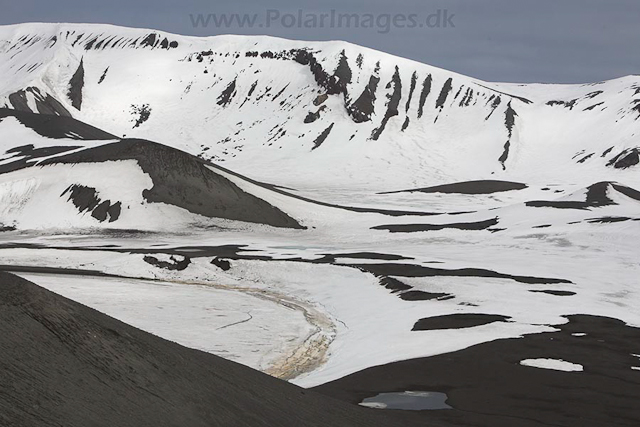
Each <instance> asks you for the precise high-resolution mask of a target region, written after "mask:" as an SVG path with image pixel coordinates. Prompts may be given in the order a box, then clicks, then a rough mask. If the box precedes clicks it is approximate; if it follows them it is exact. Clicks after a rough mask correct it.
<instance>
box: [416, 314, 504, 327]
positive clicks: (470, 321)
mask: <svg viewBox="0 0 640 427" xmlns="http://www.w3.org/2000/svg"><path fill="white" fill-rule="evenodd" d="M509 319H510V317H506V316H500V315H497V314H467V313H461V314H449V315H444V316H434V317H427V318H424V319H420V320H418V321H417V322H416V323H415V325H413V329H411V330H412V331H434V330H439V329H461V328H473V327H476V326H483V325H488V324H490V323H495V322H506V321H508V320H509Z"/></svg>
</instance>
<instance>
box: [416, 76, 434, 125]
mask: <svg viewBox="0 0 640 427" xmlns="http://www.w3.org/2000/svg"><path fill="white" fill-rule="evenodd" d="M432 80H433V79H432V77H431V74H429V75H428V76H427V77H426V78H425V79H424V82H422V92H420V103H419V104H418V118H421V117H422V115H423V114H424V104H425V103H426V102H427V97H428V96H429V93H430V92H431V82H432Z"/></svg>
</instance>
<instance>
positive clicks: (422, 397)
mask: <svg viewBox="0 0 640 427" xmlns="http://www.w3.org/2000/svg"><path fill="white" fill-rule="evenodd" d="M446 401H447V395H446V394H444V393H438V392H432V391H405V392H396V393H380V394H378V395H377V396H374V397H368V398H366V399H364V400H363V401H362V402H360V405H361V406H366V407H368V408H375V409H401V410H406V411H427V410H435V409H451V406H449V405H447V403H446Z"/></svg>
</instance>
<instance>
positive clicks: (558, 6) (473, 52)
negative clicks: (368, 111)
mask: <svg viewBox="0 0 640 427" xmlns="http://www.w3.org/2000/svg"><path fill="white" fill-rule="evenodd" d="M299 9H301V10H302V13H303V14H304V15H303V16H305V17H306V16H307V15H308V14H314V13H315V14H320V13H329V12H330V11H331V10H332V9H334V10H335V11H336V13H339V14H345V13H357V14H360V16H361V19H364V16H365V14H373V15H375V16H376V19H383V20H382V21H380V22H382V23H384V15H386V14H391V15H395V14H402V15H404V16H408V15H411V14H415V15H416V16H417V17H418V18H417V19H418V20H419V22H422V21H424V20H426V17H427V16H429V15H430V14H433V13H436V12H437V10H438V9H440V10H445V9H446V10H447V12H448V13H449V15H451V14H453V15H454V16H453V18H452V19H451V20H450V22H452V23H453V24H454V25H455V27H454V28H451V27H447V28H442V27H441V28H427V27H426V26H424V27H423V28H420V27H417V28H391V29H390V31H389V32H387V33H384V32H382V31H384V28H380V27H376V28H357V29H356V28H344V27H343V28H326V26H325V28H319V27H318V26H316V28H304V26H303V27H302V28H299V27H298V25H297V23H296V24H295V25H293V26H292V27H291V28H287V27H285V26H283V25H281V21H279V20H275V21H272V25H271V26H270V27H269V28H266V27H265V25H263V26H262V27H259V26H257V25H254V27H253V28H247V27H246V26H245V27H244V28H241V27H240V26H239V25H232V26H231V27H228V28H218V27H216V26H214V25H213V24H212V23H211V21H210V24H209V25H208V26H207V27H206V28H203V27H202V26H199V27H198V28H195V27H194V25H193V23H192V18H191V15H194V16H197V15H198V14H203V16H206V15H208V14H212V13H216V14H218V15H220V14H223V13H226V14H228V15H231V14H235V13H238V14H244V13H247V14H250V15H252V14H258V18H257V19H258V22H261V23H264V22H266V19H267V16H266V14H267V12H266V11H267V10H277V11H278V13H279V14H280V15H281V16H283V15H285V14H287V13H291V14H293V15H295V16H297V15H298V10H299ZM0 11H1V13H0V23H1V24H13V23H21V22H34V21H37V22H100V23H110V24H116V25H125V26H131V27H146V28H154V29H159V30H165V31H169V32H174V33H178V34H188V35H199V36H204V35H215V34H224V33H233V34H269V35H273V36H280V37H287V38H293V39H303V40H346V41H350V42H353V43H356V44H360V45H364V46H367V47H371V48H374V49H378V50H382V51H385V52H389V53H393V54H396V55H399V56H403V57H407V58H411V59H415V60H418V61H421V62H425V63H428V64H431V65H435V66H438V67H442V68H446V69H449V70H453V71H456V72H459V73H462V74H467V75H470V76H473V77H477V78H481V79H485V80H489V81H510V82H554V83H583V82H593V81H600V80H605V79H611V78H615V77H620V76H623V75H628V74H640V54H639V53H640V25H638V23H639V22H640V1H638V0H327V1H323V2H320V1H307V0H299V1H295V2H293V1H285V0H275V1H262V0H220V1H204V0H183V1H180V2H177V1H169V0H155V1H134V0H103V1H101V2H93V1H88V0H55V1H51V0H22V1H20V0H18V1H17V0H0ZM381 15H382V16H383V17H382V18H378V17H379V16H381ZM285 23H286V24H287V25H290V24H289V23H288V22H285Z"/></svg>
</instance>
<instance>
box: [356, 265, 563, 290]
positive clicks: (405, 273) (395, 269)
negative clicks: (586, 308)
mask: <svg viewBox="0 0 640 427" xmlns="http://www.w3.org/2000/svg"><path fill="white" fill-rule="evenodd" d="M352 266H353V267H356V268H359V269H361V270H362V271H368V272H370V273H372V274H374V275H377V276H398V277H438V276H442V277H489V278H496V279H510V280H514V281H516V282H519V283H525V284H529V285H532V284H537V285H544V284H559V283H571V281H569V280H564V279H553V278H543V277H528V276H513V275H510V274H502V273H497V272H495V271H492V270H485V269H481V268H461V269H455V270H446V269H442V268H433V267H425V266H422V265H415V264H392V263H387V264H357V265H352Z"/></svg>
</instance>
